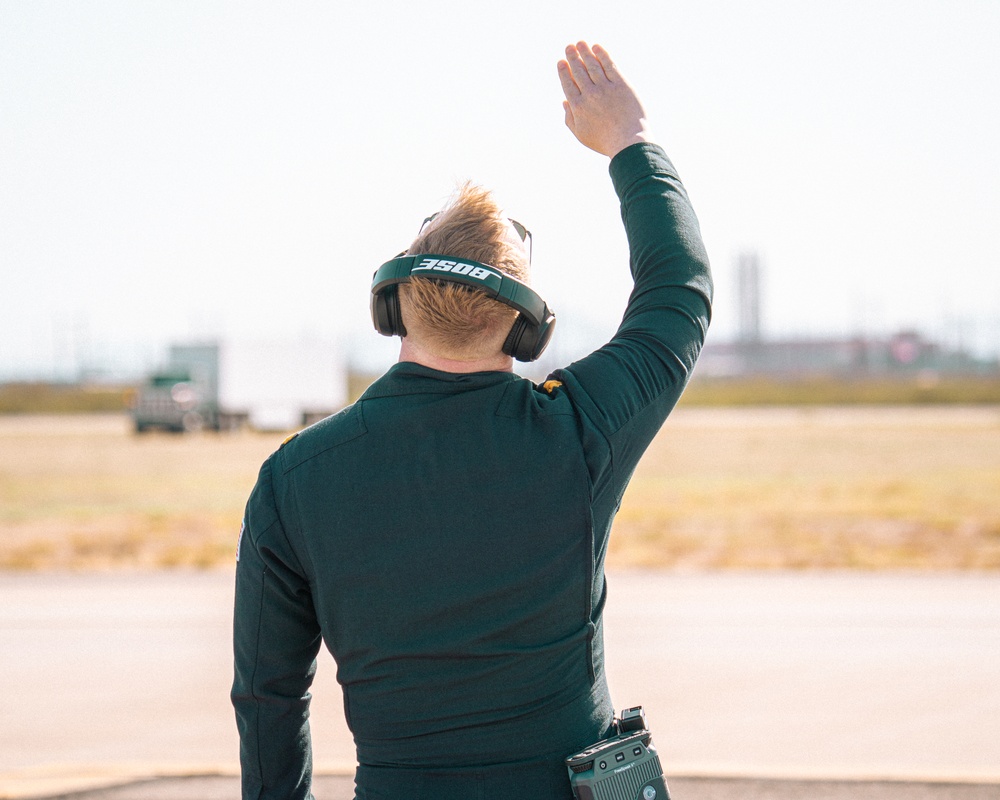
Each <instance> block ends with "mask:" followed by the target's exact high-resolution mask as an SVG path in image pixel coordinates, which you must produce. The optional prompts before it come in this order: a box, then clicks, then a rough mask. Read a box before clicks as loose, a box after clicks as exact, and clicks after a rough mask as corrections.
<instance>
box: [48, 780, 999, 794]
mask: <svg viewBox="0 0 1000 800" xmlns="http://www.w3.org/2000/svg"><path fill="white" fill-rule="evenodd" d="M669 784H670V787H669V788H670V794H671V796H672V798H673V800H686V798H690V799H691V800H695V798H697V800H806V799H807V798H808V800H854V799H855V798H872V799H873V800H1000V784H985V783H928V782H923V783H919V782H908V781H831V780H773V779H766V778H670V779H669ZM239 793H240V782H239V778H235V777H232V776H193V777H187V778H154V779H151V780H143V781H134V782H132V783H126V784H122V785H120V786H113V787H107V788H103V789H90V790H87V791H83V792H72V793H70V794H59V795H49V796H48V797H47V798H45V799H44V800H223V798H225V799H226V800H229V799H230V798H236V797H239ZM313 794H315V796H316V798H317V800H352V798H353V797H354V779H353V777H351V776H345V775H318V776H316V778H315V779H314V782H313ZM400 800H405V798H400ZM496 800H516V798H496Z"/></svg>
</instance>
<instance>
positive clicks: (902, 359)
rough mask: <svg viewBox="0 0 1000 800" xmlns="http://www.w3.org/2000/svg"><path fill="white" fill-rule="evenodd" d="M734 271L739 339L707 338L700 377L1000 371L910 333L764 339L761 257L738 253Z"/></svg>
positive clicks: (999, 367) (990, 362) (995, 365)
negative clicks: (718, 340) (723, 340)
mask: <svg viewBox="0 0 1000 800" xmlns="http://www.w3.org/2000/svg"><path fill="white" fill-rule="evenodd" d="M734 272H735V277H736V315H737V325H738V327H737V332H736V337H735V339H733V340H732V341H728V342H716V341H714V340H713V339H712V337H711V336H709V339H708V342H707V343H706V345H705V348H704V350H703V351H702V355H701V359H700V360H699V362H698V375H699V376H701V377H706V378H712V377H752V376H780V377H807V376H843V377H845V378H846V377H872V376H892V375H906V374H909V373H914V374H916V373H951V374H958V373H964V374H969V373H983V372H996V371H998V370H1000V363H998V362H997V361H996V360H983V359H977V358H975V357H974V356H973V355H971V354H970V353H969V352H967V351H965V350H963V349H954V348H948V347H945V346H943V345H941V344H939V343H937V342H934V341H932V340H930V339H928V338H926V337H925V336H924V335H923V334H921V333H919V332H917V331H912V330H906V331H899V332H897V333H895V334H892V335H889V336H884V335H883V336H864V335H861V336H851V337H805V336H802V337H789V338H784V339H768V338H766V337H765V335H764V329H765V325H764V316H763V311H762V294H763V293H762V281H763V269H762V266H761V260H760V257H759V256H758V254H757V253H756V252H754V251H749V250H748V251H744V252H742V253H740V254H739V255H738V256H737V257H736V259H735V263H734Z"/></svg>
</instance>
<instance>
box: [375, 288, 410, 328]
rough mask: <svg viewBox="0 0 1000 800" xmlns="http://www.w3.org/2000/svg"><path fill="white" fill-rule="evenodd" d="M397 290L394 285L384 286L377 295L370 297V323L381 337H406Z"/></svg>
mask: <svg viewBox="0 0 1000 800" xmlns="http://www.w3.org/2000/svg"><path fill="white" fill-rule="evenodd" d="M397 288H398V287H397V286H396V285H391V286H386V287H385V288H384V289H382V291H380V292H379V293H378V294H373V295H372V302H371V312H372V322H373V323H374V324H375V330H377V331H378V332H379V333H381V334H382V335H383V336H406V328H405V327H403V314H402V312H401V311H400V308H399V293H398V291H397Z"/></svg>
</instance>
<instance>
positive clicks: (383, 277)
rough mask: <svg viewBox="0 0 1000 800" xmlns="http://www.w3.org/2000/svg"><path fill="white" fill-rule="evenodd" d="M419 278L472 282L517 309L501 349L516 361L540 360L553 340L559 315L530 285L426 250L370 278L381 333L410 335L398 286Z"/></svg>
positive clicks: (396, 260) (374, 315) (384, 267)
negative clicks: (405, 323)
mask: <svg viewBox="0 0 1000 800" xmlns="http://www.w3.org/2000/svg"><path fill="white" fill-rule="evenodd" d="M415 277H419V278H433V279H434V280H439V281H449V282H451V283H463V284H465V285H466V286H473V287H475V288H476V289H479V290H480V291H482V292H485V293H486V294H487V295H489V296H490V297H492V298H493V299H494V300H496V301H497V302H498V303H503V304H504V305H507V306H510V307H511V308H514V309H516V310H517V312H518V315H517V319H515V320H514V324H513V326H512V327H511V329H510V333H509V334H507V339H506V341H505V342H504V343H503V352H504V353H506V354H507V355H509V356H513V357H514V358H516V359H517V360H518V361H534V360H535V359H537V358H538V357H539V356H540V355H541V354H542V351H543V350H545V346H546V345H547V344H548V343H549V339H551V338H552V332H553V331H554V330H555V326H556V316H555V314H554V313H552V310H551V309H550V308H549V307H548V305H546V303H545V301H544V300H543V299H542V298H541V297H539V295H538V294H536V293H535V292H534V291H533V290H532V289H531V287H529V286H528V285H527V284H524V283H521V281H519V280H517V279H516V278H512V277H511V276H510V275H505V274H504V273H502V272H501V271H500V270H498V269H497V268H496V267H491V266H489V265H488V264H480V263H479V262H478V261H472V260H470V259H467V258H454V257H449V256H441V255H431V254H426V253H422V254H419V255H413V256H411V255H401V256H397V257H396V258H394V259H392V261H387V262H385V263H384V264H383V265H382V266H381V267H379V268H378V269H377V270H376V271H375V275H374V277H373V278H372V296H371V312H372V322H373V323H375V330H377V331H378V332H379V333H381V334H382V335H383V336H406V328H405V327H403V316H402V314H401V313H400V310H399V293H398V291H397V286H398V285H399V284H400V283H406V282H408V281H409V280H410V278H415Z"/></svg>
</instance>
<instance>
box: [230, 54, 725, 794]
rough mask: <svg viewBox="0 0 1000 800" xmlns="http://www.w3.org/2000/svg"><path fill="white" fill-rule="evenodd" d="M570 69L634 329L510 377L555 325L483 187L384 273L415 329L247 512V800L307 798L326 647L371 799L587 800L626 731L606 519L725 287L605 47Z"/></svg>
mask: <svg viewBox="0 0 1000 800" xmlns="http://www.w3.org/2000/svg"><path fill="white" fill-rule="evenodd" d="M558 70H559V77H560V80H561V82H562V87H563V91H564V93H565V96H566V101H565V103H564V108H565V113H566V124H567V126H568V127H569V128H570V130H571V131H572V132H573V133H574V134H575V135H576V137H577V138H578V139H579V140H580V142H582V143H583V144H584V145H586V146H587V147H590V148H591V149H593V150H596V151H597V152H599V153H602V154H603V155H605V156H608V157H610V158H611V159H612V160H611V165H610V170H611V178H612V182H613V184H614V187H615V190H616V191H617V193H618V195H619V197H620V199H621V203H622V217H623V220H624V222H625V228H626V232H627V234H628V240H629V247H630V251H631V269H632V274H633V277H634V280H635V290H634V291H633V293H632V296H631V299H630V300H629V303H628V307H627V309H626V311H625V316H624V319H623V321H622V324H621V326H620V328H619V330H618V332H617V333H616V335H615V336H614V338H613V339H612V340H611V341H610V342H609V343H608V344H607V345H605V346H604V347H602V348H600V349H599V350H597V351H596V352H594V353H592V354H591V355H589V356H587V357H586V358H584V359H582V360H580V361H578V362H576V363H574V364H572V365H570V366H569V367H566V368H565V369H561V370H557V371H556V372H554V373H553V374H552V376H551V379H550V380H549V381H547V382H546V383H545V384H544V385H543V386H541V387H539V386H535V385H533V384H532V383H530V382H529V381H527V380H524V379H522V378H519V377H518V376H516V375H515V374H514V373H513V371H512V355H517V357H518V358H522V359H530V358H533V357H535V356H537V355H538V352H539V351H540V349H541V348H542V347H544V343H545V341H544V340H546V339H547V336H548V334H549V333H550V332H551V322H552V320H551V314H549V312H548V310H547V307H546V306H545V305H544V302H543V301H541V300H540V299H538V298H537V297H536V296H534V295H533V294H532V293H531V292H530V290H529V289H527V288H526V287H524V286H523V282H524V279H526V277H527V265H528V262H529V260H530V238H529V237H528V235H527V232H526V231H525V229H524V228H523V226H521V225H520V224H519V223H514V222H511V221H508V220H506V219H505V218H504V217H503V216H501V215H500V213H499V210H498V209H497V207H496V206H495V204H493V201H492V199H491V198H490V196H489V194H488V193H486V192H483V191H481V190H478V189H475V188H472V187H468V186H467V187H465V188H464V189H463V190H462V191H461V193H460V194H459V196H458V198H456V199H455V200H454V201H453V202H452V203H451V204H450V205H449V206H448V207H447V208H446V209H444V211H443V212H441V213H440V214H439V215H437V216H436V217H435V218H432V219H431V220H430V221H429V222H428V223H427V224H426V225H425V227H424V228H422V229H421V232H420V234H419V236H418V238H417V240H416V241H415V242H414V243H413V244H412V245H411V246H410V248H409V250H408V255H404V256H403V257H402V258H398V259H396V260H394V261H393V262H390V263H389V264H387V265H385V266H384V267H383V268H382V269H380V270H379V273H378V274H377V276H376V284H375V286H374V287H373V288H374V297H373V316H374V317H375V321H376V326H377V327H378V328H379V329H380V330H382V332H391V331H393V330H394V331H396V332H398V333H400V334H401V335H403V339H402V346H401V350H400V359H399V363H397V364H396V365H395V366H393V368H392V369H390V370H389V371H388V372H387V373H386V374H385V375H384V376H383V377H382V378H380V379H379V380H378V381H376V382H375V383H374V384H373V385H372V386H371V387H370V388H369V389H368V390H367V391H366V392H365V394H364V395H363V396H362V397H361V399H360V400H359V401H358V402H357V403H355V404H354V405H353V406H351V407H349V408H347V409H345V410H344V411H342V412H340V413H339V414H337V415H335V416H334V417H331V418H329V419H327V420H324V421H323V422H321V423H319V424H317V425H315V426H313V427H312V428H309V429H307V430H305V431H303V432H302V433H300V434H299V435H298V436H296V437H293V438H292V439H291V440H290V441H288V442H286V443H285V444H284V445H283V446H282V447H281V448H280V449H279V450H278V451H277V452H276V453H274V454H273V455H272V456H271V457H270V458H269V459H268V460H267V461H266V462H265V464H264V465H263V467H262V468H261V472H260V476H259V479H258V482H257V486H256V487H255V489H254V491H253V493H252V495H251V497H250V500H249V502H248V504H247V511H246V517H245V520H244V530H243V531H242V532H241V535H240V547H239V550H238V554H237V558H238V565H237V577H236V613H235V625H234V644H235V657H236V678H235V682H234V685H233V692H232V698H233V703H234V705H235V707H236V713H237V721H238V725H239V730H240V736H241V762H242V768H243V795H244V797H253V798H262V797H267V798H271V797H274V798H277V797H281V798H290V797H295V798H299V797H309V796H310V781H311V747H310V739H309V728H308V722H307V718H308V707H309V694H308V688H309V685H310V683H311V680H312V676H313V671H314V669H315V659H316V656H317V653H318V651H319V648H320V646H321V642H322V643H325V644H326V646H327V647H328V648H329V650H330V651H331V653H332V654H333V656H334V658H335V660H336V662H337V679H338V681H339V682H340V683H341V685H342V687H343V693H344V709H345V714H346V718H347V722H348V724H349V726H350V728H351V731H352V732H353V734H354V738H355V743H356V747H357V756H358V765H359V766H358V769H357V773H356V779H355V780H356V784H357V790H356V791H357V794H356V797H357V798H359V799H361V800H364V799H366V798H434V800H449V798H463V800H466V799H467V798H477V797H478V798H486V797H488V798H511V799H512V800H513V799H514V798H516V799H517V800H533V799H534V798H538V800H541V799H542V798H545V800H554V799H558V798H571V797H572V792H571V789H570V784H569V780H568V777H567V772H566V768H565V766H564V764H563V759H564V758H566V757H567V756H569V755H571V754H572V753H574V752H575V751H577V750H579V749H581V748H582V747H584V746H586V745H589V744H591V743H593V742H594V741H596V740H597V739H599V738H600V737H601V736H603V735H604V734H605V733H606V732H607V731H608V729H609V726H610V724H611V722H612V718H613V716H614V712H613V708H612V704H611V700H610V698H609V696H608V689H607V684H606V681H605V675H604V658H603V637H602V627H601V618H602V609H603V606H604V601H605V596H606V588H605V580H604V560H605V554H606V550H607V543H608V535H609V531H610V528H611V521H612V518H613V517H614V514H615V512H616V510H617V508H618V505H619V503H620V501H621V498H622V494H623V493H624V491H625V487H626V485H627V483H628V481H629V478H630V477H631V474H632V471H633V469H634V468H635V466H636V464H637V462H638V460H639V458H640V456H641V454H642V452H643V451H644V450H645V448H646V447H647V445H648V444H649V442H650V441H651V440H652V438H653V437H654V436H655V434H656V432H657V431H658V430H659V428H660V426H661V425H662V423H663V421H664V420H665V418H666V416H667V414H668V413H669V412H670V410H671V409H672V408H673V406H674V405H675V403H676V402H677V399H678V397H679V396H680V394H681V391H682V390H683V388H684V385H685V383H686V381H687V379H688V377H689V376H690V374H691V370H692V368H693V366H694V362H695V359H696V358H697V355H698V353H699V351H700V348H701V344H702V342H703V340H704V336H705V332H706V329H707V326H708V321H709V315H710V302H711V291H712V287H711V278H710V275H709V270H708V262H707V258H706V256H705V252H704V249H703V246H702V243H701V237H700V234H699V232H698V225H697V221H696V219H695V216H694V213H693V211H692V210H691V207H690V204H689V202H688V200H687V196H686V194H685V193H684V189H683V187H682V185H681V183H680V180H679V179H678V178H677V175H676V172H675V171H674V169H673V166H672V165H671V164H670V162H669V160H668V159H667V158H666V156H665V154H664V153H663V151H662V150H661V149H660V148H659V147H657V146H656V145H654V144H651V143H650V134H649V131H648V129H647V125H646V120H645V114H644V112H643V109H642V106H641V104H640V103H639V100H638V98H637V97H636V95H635V93H634V91H633V90H632V89H631V88H630V87H629V85H628V84H627V83H626V82H625V81H624V80H623V79H622V77H621V75H620V74H619V72H618V70H617V68H616V67H615V65H614V64H613V63H612V61H611V59H610V57H609V56H608V54H607V52H606V51H604V50H603V49H601V48H600V47H599V46H595V47H594V48H593V49H591V48H590V47H589V46H587V44H586V43H584V42H580V43H579V44H578V45H571V46H570V47H568V48H567V51H566V59H565V60H563V61H561V62H560V63H559V66H558ZM411 255H412V256H414V257H410V256H411ZM463 259H464V261H463ZM470 262H474V263H470ZM400 265H402V266H400ZM435 269H436V270H437V271H436V272H435ZM421 271H422V272H421ZM445 272H447V273H449V274H452V273H454V274H452V277H451V278H448V279H447V281H446V282H442V281H438V280H434V279H428V278H421V277H419V275H418V273H420V274H435V275H438V276H442V275H444V273H445ZM383 273H385V274H389V273H391V275H392V276H395V277H390V278H389V279H386V280H380V277H379V276H383V277H384V275H383ZM461 273H464V274H466V276H467V278H468V280H467V281H466V282H465V283H463V282H460V279H459V278H455V277H454V275H457V274H461ZM476 275H478V277H476ZM512 278H513V279H518V278H519V279H521V281H520V282H518V281H517V280H511V279H512ZM456 281H459V282H456ZM477 281H481V282H482V286H483V287H485V286H486V283H487V282H488V281H500V282H501V283H502V285H503V286H505V287H507V288H508V289H510V291H511V292H513V294H511V295H510V296H509V297H507V296H506V295H504V294H503V292H506V291H507V289H503V290H502V291H501V293H500V294H498V295H497V296H498V297H501V296H503V297H505V298H506V299H503V301H499V300H497V299H492V298H491V296H490V292H488V291H486V289H485V288H479V284H477V283H476V282H477ZM490 285H494V284H490ZM511 298H513V299H511ZM526 298H527V299H526Z"/></svg>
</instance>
